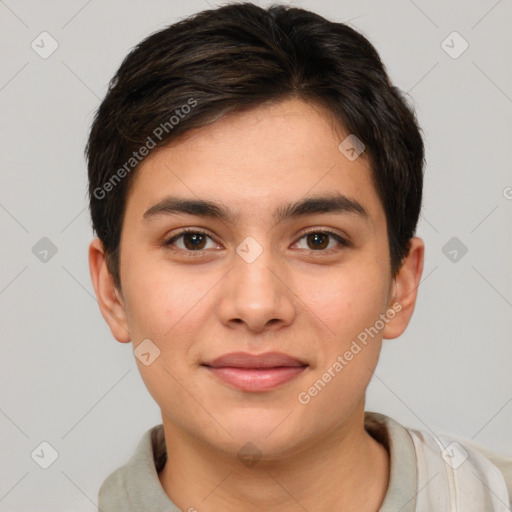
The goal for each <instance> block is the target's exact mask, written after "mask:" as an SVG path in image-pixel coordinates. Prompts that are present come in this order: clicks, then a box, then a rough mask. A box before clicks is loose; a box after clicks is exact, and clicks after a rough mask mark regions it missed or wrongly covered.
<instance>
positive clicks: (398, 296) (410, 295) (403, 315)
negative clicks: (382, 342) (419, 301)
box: [383, 237, 425, 339]
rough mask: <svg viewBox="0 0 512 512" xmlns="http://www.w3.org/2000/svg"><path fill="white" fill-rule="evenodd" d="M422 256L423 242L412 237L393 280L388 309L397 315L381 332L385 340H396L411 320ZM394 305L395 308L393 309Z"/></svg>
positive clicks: (423, 252)
mask: <svg viewBox="0 0 512 512" xmlns="http://www.w3.org/2000/svg"><path fill="white" fill-rule="evenodd" d="M424 254H425V244H424V243H423V240H422V239H421V238H418V237H413V238H412V239H411V247H410V249H409V253H408V254H407V256H406V257H405V259H404V261H403V263H402V266H401V268H400V270H399V271H398V273H397V275H396V276H395V278H394V280H393V284H392V288H391V295H390V296H391V301H390V304H389V305H388V307H389V308H392V309H394V310H395V311H398V313H397V314H396V316H394V318H393V319H392V320H390V321H389V322H388V323H387V324H386V327H385V329H384V332H383V338H385V339H393V338H398V336H400V335H401V334H402V333H403V332H404V331H405V329H406V328H407V325H408V324H409V321H410V320H411V317H412V314H413V312H414V307H415V305H416V298H417V296H418V287H419V285H420V280H421V274H422V272H423V260H424ZM394 305H396V306H395V307H394Z"/></svg>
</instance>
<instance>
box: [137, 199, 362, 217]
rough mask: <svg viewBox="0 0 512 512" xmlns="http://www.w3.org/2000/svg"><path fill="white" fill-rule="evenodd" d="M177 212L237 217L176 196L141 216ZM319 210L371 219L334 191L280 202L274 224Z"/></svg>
mask: <svg viewBox="0 0 512 512" xmlns="http://www.w3.org/2000/svg"><path fill="white" fill-rule="evenodd" d="M180 213H184V214H188V215H196V216H199V217H209V218H213V219H219V220H222V221H225V222H228V223H235V222H236V221H237V220H238V215H237V214H235V212H234V211H233V210H231V209H229V208H227V207H226V206H224V205H222V204H221V203H217V202H214V201H207V200H203V199H187V198H182V197H176V196H168V197H165V198H164V199H162V200H161V201H160V202H158V203H157V204H155V205H154V206H152V207H151V208H149V209H148V210H147V211H146V212H145V213H144V215H143V219H144V220H145V221H147V220H150V219H152V218H154V217H157V216H160V215H176V214H180ZM322 213H336V214H355V215H357V216H359V217H361V218H362V219H363V220H369V218H370V216H369V214H368V212H367V210H366V209H365V208H364V207H363V205H362V204H361V203H359V202H358V201H356V200H354V199H351V198H349V197H347V196H344V195H342V194H333V195H328V196H313V197H307V198H306V199H302V200H300V201H297V202H293V203H288V204H284V205H281V206H280V207H278V208H277V209H276V211H275V212H274V221H275V222H276V224H277V223H279V222H283V221H285V220H288V219H293V218H299V217H305V216H307V215H319V214H322Z"/></svg>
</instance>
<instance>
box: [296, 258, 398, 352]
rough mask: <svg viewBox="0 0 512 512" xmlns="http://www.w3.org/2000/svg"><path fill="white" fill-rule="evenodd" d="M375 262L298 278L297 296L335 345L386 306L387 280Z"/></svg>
mask: <svg viewBox="0 0 512 512" xmlns="http://www.w3.org/2000/svg"><path fill="white" fill-rule="evenodd" d="M383 275H384V276H385V274H383V271H382V269H381V268H380V266H379V265H375V264H374V265H373V266H372V265H369V264H367V263H362V264H361V265H358V266H351V267H350V268H348V267H347V268H343V267H340V268H338V269H330V270H329V271H328V272H325V274H324V275H321V276H320V275H318V274H317V275H315V276H314V277H309V278H308V277H306V278H305V279H302V280H301V284H300V285H299V288H298V289H299V293H298V295H299V296H300V297H301V298H302V300H303V301H304V304H305V305H306V306H307V308H308V309H310V310H311V312H313V313H314V318H315V319H316V320H317V321H318V322H320V324H323V325H324V327H325V328H326V329H327V328H328V329H327V332H329V333H330V335H331V336H330V337H332V336H335V337H336V338H337V339H338V344H337V345H338V347H339V346H340V344H341V345H343V344H345V343H346V342H350V341H351V339H352V338H353V337H356V336H357V335H358V334H359V332H361V331H362V330H364V329H365V328H366V327H369V326H371V325H373V324H374V323H375V321H376V319H377V318H378V317H379V314H380V313H383V312H384V311H385V310H386V308H387V294H388V288H389V282H388V280H387V278H386V277H383Z"/></svg>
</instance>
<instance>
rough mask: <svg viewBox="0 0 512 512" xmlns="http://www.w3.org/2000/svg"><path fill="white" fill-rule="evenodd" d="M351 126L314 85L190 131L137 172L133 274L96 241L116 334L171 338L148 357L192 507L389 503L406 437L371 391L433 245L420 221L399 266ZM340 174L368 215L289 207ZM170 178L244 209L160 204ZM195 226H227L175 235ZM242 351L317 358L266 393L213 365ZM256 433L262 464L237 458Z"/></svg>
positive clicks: (130, 244)
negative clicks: (394, 441) (177, 210)
mask: <svg viewBox="0 0 512 512" xmlns="http://www.w3.org/2000/svg"><path fill="white" fill-rule="evenodd" d="M347 135H348V134H347V133H346V132H345V131H344V130H343V127H341V126H339V125H338V124H337V123H336V122H335V121H334V120H333V118H332V116H331V115H330V113H329V112H328V111H326V110H324V109H323V108H321V107H319V106H317V105H313V104H309V103H306V102H304V101H302V100H299V99H289V100H286V101H283V102H281V103H278V104H274V105H266V106H259V107H257V108H256V109H253V110H250V111H248V112H245V113H242V114H240V113H238V114H233V115H229V116H227V117H224V118H222V119H221V120H219V121H217V122H215V123H213V124H211V125H209V126H206V127H203V128H200V129H195V130H192V131H189V132H187V133H186V134H185V135H184V136H182V137H181V138H180V139H177V140H176V141H174V142H173V143H172V145H169V146H167V147H165V148H161V149H159V150H157V151H153V152H152V153H151V154H150V155H149V156H148V158H146V160H144V161H143V162H142V164H141V166H140V168H139V169H138V171H137V174H136V176H134V178H135V180H134V182H133V184H132V188H131V190H130V193H129V195H128V198H127V205H126V212H125V217H124V219H123V226H122V236H121V273H120V274H121V284H122V291H121V290H117V289H116V288H115V287H114V282H113V279H112V276H111V275H110V273H109V272H108V269H107V266H106V262H105V254H104V251H103V247H102V244H101V242H100V241H99V240H98V239H95V240H93V241H92V242H91V244H90V248H89V262H90V270H91V278H92V282H93V285H94V289H95V291H96V296H97V299H98V302H99V304H100V308H101V312H102V314H103V316H104V318H105V320H106V321H107V323H108V325H109V326H110V329H111V331H112V334H113V335H114V337H115V338H116V339H117V340H118V341H119V342H122V343H128V342H130V341H131V342H132V343H133V348H135V347H137V346H138V345H139V343H141V342H142V340H144V339H148V338H149V339H150V340H151V341H152V342H153V343H154V344H155V345H156V346H157V347H158V348H159V350H160V356H159V357H158V358H157V359H155V361H154V362H153V363H152V364H150V365H149V366H145V365H144V364H142V363H141V361H139V360H138V359H136V361H137V365H138V367H139V370H140V373H141V375H142V378H143V380H144V382H145V384H146V386H147V388H148V390H149V392H150V393H151V395H152V396H153V398H154V399H155V401H156V402H157V403H158V405H159V406H160V408H161V412H162V422H163V426H164V430H165V438H166V444H167V452H168V453H169V454H170V456H169V459H168V461H167V464H166V465H165V468H164V470H163V471H162V472H161V473H160V474H159V478H160V482H161V484H162V486H163V488H164V490H165V492H166V493H167V495H168V496H169V497H170V499H171V500H172V501H173V502H174V503H175V504H176V505H177V506H179V507H180V508H182V509H183V510H189V509H190V508H191V507H195V509H197V511H198V512H210V511H218V510H223V511H227V512H230V511H235V510H236V511H239V510H244V511H261V510H267V511H277V510H279V511H298V510H303V509H306V510H308V511H310V512H314V511H318V512H320V511H325V510H333V511H348V510H359V511H377V510H378V508H379V506H380V504H381V503H382V500H383V498H384V496H385V493H386V490H387V486H388V482H389V454H388V452H387V450H386V449H385V448H384V447H383V446H382V445H380V444H379V443H378V442H376V441H375V440H374V439H373V438H372V437H371V436H370V435H369V434H368V433H367V432H366V431H365V429H364V399H365V391H366V388H367V386H368V384H369V382H370V379H371V377H372V372H373V370H374V369H375V367H376V365H377V361H378V357H379V353H380V350H381V346H382V339H384V338H387V339H390V338H396V337H398V336H399V335H400V334H402V332H403V331H404V330H405V328H406V327H407V324H408V322H409V320H410V318H411V315H412V313H413V310H414V305H415V301H416V294H417V288H418V286H419V282H420V277H421V273H422V270H423V256H424V245H423V242H422V240H421V239H419V238H416V237H415V238H413V239H412V241H411V242H412V243H411V249H410V251H409V254H408V256H407V258H406V259H405V260H404V263H403V266H402V268H401V269H400V271H399V273H398V274H397V275H396V276H394V277H393V276H392V275H391V273H390V260H389V246H388V239H387V230H386V217H385V213H384V210H383V207H382V204H381V202H380V200H379V197H378V195H377V193H376V190H375V188H374V186H373V183H372V180H371V174H370V168H369V163H368V160H367V159H366V158H365V154H364V153H363V154H362V155H361V156H360V157H358V158H357V159H356V160H354V161H350V160H349V159H347V158H346V157H345V155H344V154H342V153H341V151H340V150H339V149H338V146H339V144H340V142H341V141H342V140H343V139H344V138H345V137H346V136H347ZM333 191H337V192H340V193H342V194H343V195H346V196H347V197H349V198H351V199H354V200H356V201H358V202H359V203H360V204H361V205H362V206H363V207H364V208H365V209H366V211H367V212H368V219H366V220H365V219H364V218H362V217H361V216H359V215H356V214H353V213H341V214H339V213H322V214H315V215H308V216H305V217H301V218H295V219H288V220H286V221H284V222H282V223H278V224H276V223H275V222H274V220H273V213H274V211H275V210H276V209H277V208H278V207H279V206H281V205H282V204H284V203H288V202H293V201H298V200H301V199H304V197H310V196H316V195H326V194H331V193H332V192H333ZM169 194H172V195H176V196H180V197H184V198H192V199H198V198H201V199H205V200H212V201H218V202H221V203H222V204H223V205H225V206H227V207H229V208H231V209H232V210H233V211H234V212H235V213H236V214H237V215H239V218H238V220H237V221H236V222H233V223H230V222H225V221H221V220H218V219H210V218H204V217H200V216H195V215H189V214H179V215H159V216H155V217H154V218H151V220H144V219H143V215H144V212H145V211H146V210H148V209H149V208H150V207H152V206H153V205H155V204H156V203H158V202H159V201H160V200H162V199H163V198H164V197H165V196H167V195H169ZM186 227H188V228H194V229H197V230H199V231H207V233H208V235H209V236H211V238H206V240H205V242H204V244H203V246H202V247H203V249H201V251H202V252H201V254H199V255H197V253H198V251H197V250H196V251H192V250H191V249H187V247H191V246H192V244H191V243H190V240H189V241H188V245H185V243H186V237H185V239H184V238H183V237H181V238H178V239H177V240H175V241H174V246H165V242H166V241H167V240H169V239H170V238H171V237H172V236H174V235H176V234H177V233H178V231H179V230H180V229H182V228H186ZM305 230H308V231H310V230H312V231H313V232H316V233H318V232H320V233H321V232H324V231H325V230H329V231H333V232H335V233H336V234H339V235H340V236H342V237H344V238H345V239H346V240H348V241H349V242H350V245H349V246H344V245H341V244H340V243H339V242H338V241H337V240H336V239H334V238H332V237H331V238H328V239H327V240H328V241H329V242H328V243H329V245H328V247H327V248H322V249H318V248H315V247H316V246H315V245H314V241H313V242H311V241H308V240H310V239H308V237H305V236H304V231H305ZM247 236H251V237H253V238H254V239H255V240H256V241H257V242H258V244H259V245H260V246H261V248H262V250H263V252H262V253H261V255H260V256H259V257H258V258H257V259H256V260H255V261H253V262H252V263H248V262H246V261H245V260H244V259H243V258H242V257H240V256H239V255H238V254H237V252H236V248H237V246H239V244H240V243H241V242H242V241H243V240H244V239H245V238H246V237H247ZM310 238H311V237H310ZM317 243H318V242H317ZM321 243H324V242H321ZM326 245H327V241H326V242H325V243H324V245H322V247H325V246H326ZM172 247H174V250H173V249H172ZM187 250H188V253H191V252H194V254H195V256H194V255H193V256H192V257H190V256H187V255H186V252H187ZM397 303H398V304H400V306H401V311H400V312H399V313H397V314H396V315H395V316H394V318H393V319H392V320H389V321H388V322H387V323H386V324H385V327H384V329H382V330H380V331H379V334H378V335H377V336H375V337H374V338H372V339H371V341H369V342H368V344H367V345H366V346H365V347H364V348H363V349H362V350H361V351H360V352H359V353H358V354H357V355H355V356H354V358H353V359H352V360H351V361H350V362H348V364H347V365H346V366H345V367H344V368H343V370H342V371H341V372H339V373H337V374H336V377H335V378H332V380H331V381H330V382H329V383H328V384H327V385H326V386H325V387H324V388H323V389H322V390H321V392H319V393H318V394H317V395H316V396H315V397H313V398H312V399H311V401H310V402H309V403H308V404H307V405H304V404H301V403H300V402H299V400H298V398H297V397H298V394H299V393H300V392H303V391H307V390H308V388H310V387H311V385H312V384H313V383H314V382H315V381H317V380H318V379H319V378H321V376H322V374H323V373H324V372H325V371H326V370H327V369H328V368H329V367H330V366H332V364H333V362H334V361H336V359H337V357H338V356H339V355H343V354H344V353H345V352H346V351H347V350H348V349H349V347H350V346H351V343H352V341H353V340H355V339H356V338H357V335H358V334H359V333H361V332H362V331H364V329H365V328H368V327H370V326H373V325H374V324H375V322H376V320H377V319H379V315H380V314H385V313H386V311H387V310H388V309H389V308H392V306H393V304H397ZM237 351H244V352H250V353H264V352H268V351H280V352H285V353H287V354H289V355H292V356H295V357H298V358H300V359H302V360H305V361H306V362H307V363H308V365H309V366H308V368H307V369H306V370H305V371H304V372H303V373H302V374H301V375H299V376H298V377H297V378H295V379H294V380H292V381H290V382H287V383H286V384H284V385H282V386H280V387H278V388H276V389H274V390H271V391H266V392H259V393H251V392H244V391H241V390H238V389H233V388H232V387H229V386H228V385H226V384H225V383H223V382H222V381H220V380H219V379H218V378H216V376H215V375H212V374H211V372H209V371H208V370H207V369H206V368H204V367H202V366H201V365H200V363H201V362H204V361H207V360H211V359H213V358H215V357H218V356H220V355H223V354H227V353H230V352H237ZM248 442H250V443H252V444H253V445H254V446H255V447H256V448H257V451H258V453H259V456H260V457H261V458H260V459H259V460H258V461H257V462H256V463H255V464H253V465H252V466H250V467H249V466H248V465H246V464H244V463H243V461H241V460H240V459H239V458H238V457H237V453H238V452H239V450H240V449H241V447H243V446H244V445H246V443H248ZM203 498H204V499H203ZM301 507H303V508H301Z"/></svg>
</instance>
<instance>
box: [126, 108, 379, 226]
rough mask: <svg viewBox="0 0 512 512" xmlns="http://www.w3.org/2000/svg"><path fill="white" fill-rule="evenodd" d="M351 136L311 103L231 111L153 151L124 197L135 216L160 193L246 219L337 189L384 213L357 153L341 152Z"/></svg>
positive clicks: (365, 163) (371, 210) (363, 158)
mask: <svg viewBox="0 0 512 512" xmlns="http://www.w3.org/2000/svg"><path fill="white" fill-rule="evenodd" d="M349 135H350V134H349V133H347V132H346V130H344V128H343V127H342V126H341V125H340V124H339V123H338V122H336V121H335V119H334V117H333V116H332V115H331V113H330V112H329V111H328V110H326V109H325V108H323V107H320V106H318V105H316V104H311V103H306V102H304V101H302V100H298V99H292V100H286V101H283V102H281V103H279V104H274V105H264V106H260V107H257V108H254V109H251V110H249V111H246V112H243V113H235V114H230V115H228V116H225V117H223V118H221V119H220V120H219V121H217V122H215V123H212V124H210V125H207V126H204V127H202V128H198V129H193V130H189V131H188V132H186V133H185V135H184V136H182V137H180V138H179V139H177V140H175V141H172V142H171V143H169V144H168V145H167V146H165V147H162V148H159V149H157V150H153V153H151V154H150V155H149V156H148V157H147V158H146V159H145V160H144V161H143V162H142V164H141V165H140V166H139V168H138V170H137V171H136V174H135V176H134V179H133V182H132V184H131V189H130V193H129V196H128V199H127V208H126V211H127V214H131V213H133V212H134V211H135V214H136V215H137V217H139V218H140V217H142V216H143V214H144V212H146V210H147V209H148V208H150V207H152V206H154V205H155V204H156V203H158V202H159V201H161V200H162V199H164V198H165V196H166V195H169V194H171V195H173V196H176V195H178V196H181V197H185V198H195V199H199V198H200V199H204V200H211V201H217V202H218V201H220V202H222V203H224V204H229V205H230V207H231V210H232V211H233V212H237V213H239V214H240V215H239V216H238V217H237V218H238V219H240V216H243V215H245V216H247V218H253V220H255V217H254V216H255V215H256V216H257V217H256V218H259V217H261V216H262V215H263V214H264V213H265V212H266V211H268V212H269V215H270V214H271V213H273V212H271V210H275V209H276V208H278V207H279V205H280V204H282V203H288V202H292V201H297V200H298V199H299V198H304V197H306V196H318V195H325V194H326V193H329V194H332V193H334V192H336V193H340V194H343V195H345V196H347V197H349V198H352V199H356V198H357V201H358V202H360V203H362V204H363V205H364V207H365V209H366V210H368V212H369V213H370V215H371V216H376V217H378V216H379V215H383V211H382V208H381V205H380V201H379V198H378V196H377V194H376V191H375V188H374V186H373V181H372V179H371V169H370V164H369V159H368V158H367V157H366V155H365V153H364V152H363V153H362V155H361V156H359V157H358V158H356V159H355V160H352V159H349V158H347V156H346V154H345V153H344V152H342V151H340V149H339V146H340V143H342V141H344V140H345V139H346V138H347V136H349Z"/></svg>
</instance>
